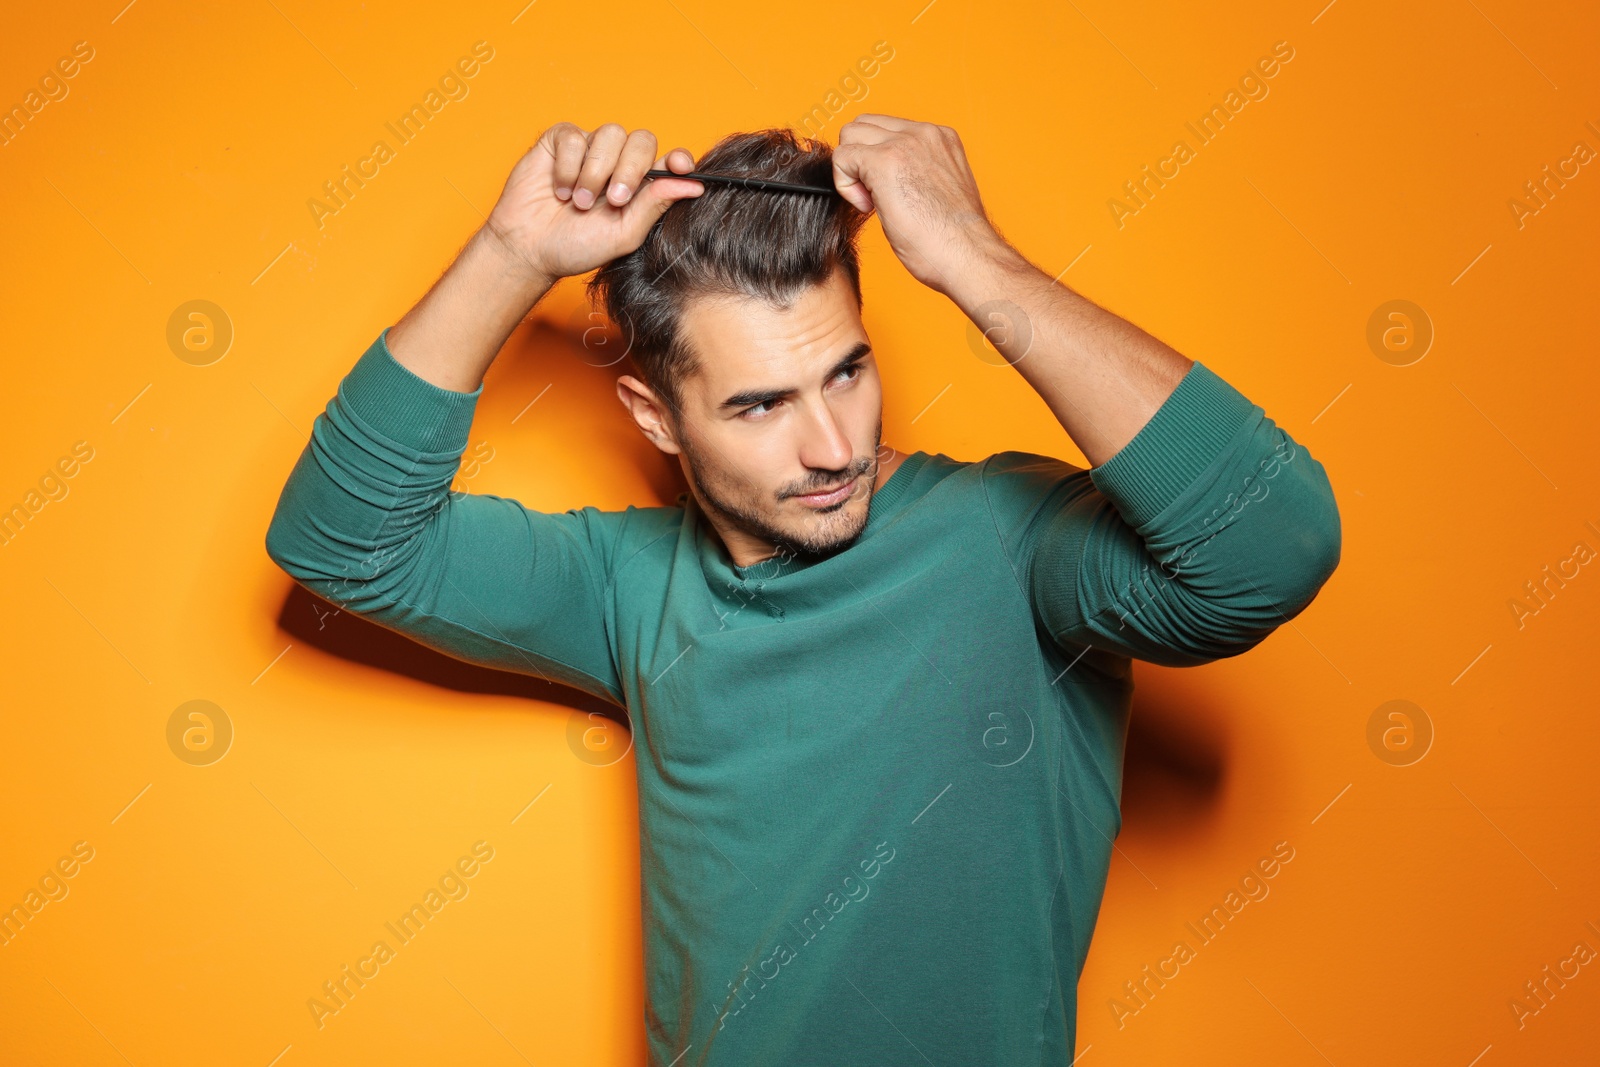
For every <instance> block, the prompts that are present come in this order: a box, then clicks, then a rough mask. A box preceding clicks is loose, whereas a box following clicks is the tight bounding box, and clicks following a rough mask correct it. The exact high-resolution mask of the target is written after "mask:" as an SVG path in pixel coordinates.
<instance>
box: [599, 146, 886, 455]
mask: <svg viewBox="0 0 1600 1067" xmlns="http://www.w3.org/2000/svg"><path fill="white" fill-rule="evenodd" d="M695 170H697V171H700V172H701V173H704V174H728V175H739V176H742V177H751V178H772V179H775V180H778V181H787V182H797V183H800V184H803V185H819V186H826V187H829V188H831V187H832V186H833V149H832V147H831V146H829V145H828V144H827V143H826V142H823V141H818V140H815V139H812V138H797V137H796V136H795V134H794V131H792V130H788V129H768V130H758V131H755V132H752V133H734V134H730V135H728V136H727V137H724V138H723V139H722V140H720V141H718V142H717V143H716V144H715V145H714V146H712V148H711V149H710V150H709V151H707V152H706V153H705V154H704V155H703V156H701V157H700V158H699V159H697V160H696V161H695ZM866 220H867V216H866V215H864V214H863V213H862V212H861V211H860V210H859V209H857V208H856V207H855V206H853V205H852V204H851V203H850V202H849V201H847V200H845V199H844V198H843V197H841V196H837V195H834V196H822V195H819V194H816V193H793V192H773V191H771V190H766V189H747V188H744V187H742V186H738V185H729V184H724V183H721V182H706V183H705V192H703V193H702V194H701V195H699V196H697V197H693V198H690V199H684V200H679V201H677V202H676V203H674V204H673V205H672V206H671V207H669V208H668V209H667V210H666V211H665V212H663V213H662V215H661V218H660V219H659V220H657V221H656V223H655V225H654V226H653V227H651V230H650V233H649V235H648V236H646V237H645V240H644V243H643V244H641V245H640V246H639V247H638V248H637V249H635V250H634V251H632V252H630V253H628V254H627V255H625V256H619V257H617V258H616V259H614V260H612V261H611V262H609V263H607V264H605V265H604V266H603V267H601V268H600V269H599V270H598V271H596V272H595V275H594V277H593V278H591V279H590V281H589V284H588V287H587V293H588V296H589V300H590V304H591V306H593V307H595V308H602V307H603V308H604V310H605V312H606V315H607V316H608V317H609V318H610V319H611V321H612V322H613V323H615V324H616V326H617V328H618V330H619V331H620V332H621V335H622V342H623V344H625V345H627V346H628V355H629V356H631V357H632V359H633V363H634V366H635V367H636V368H637V370H638V373H639V377H640V378H641V379H642V380H643V381H644V382H645V384H646V385H648V386H650V388H651V389H652V390H654V391H655V393H656V395H657V396H659V397H661V398H662V399H663V400H664V401H665V402H666V404H667V406H668V408H669V415H670V416H671V418H672V419H673V421H674V422H675V423H678V424H681V416H682V411H683V391H682V386H683V382H684V381H685V380H686V379H688V378H689V377H690V376H692V375H693V374H695V373H696V372H697V371H698V370H699V369H700V368H701V367H702V366H703V364H702V362H701V360H702V356H701V354H700V353H697V352H695V351H693V350H692V348H691V346H690V345H689V344H688V343H687V342H686V340H685V339H684V336H683V333H682V331H681V330H680V328H679V323H680V320H681V317H682V314H683V311H684V309H685V307H686V305H687V303H688V301H689V300H690V299H691V298H695V297H706V296H717V295H733V296H746V297H754V298H757V299H760V300H763V301H765V302H766V303H768V304H769V305H770V306H772V307H774V308H776V309H778V310H780V311H784V310H788V309H789V308H790V307H792V306H793V304H794V301H795V299H796V298H797V297H798V296H799V295H800V294H801V293H802V292H804V291H805V290H806V289H808V288H810V287H811V286H814V285H819V284H821V283H823V282H825V281H826V280H827V279H828V278H829V276H831V275H832V273H833V271H834V270H835V268H841V267H842V268H843V269H844V272H845V274H846V276H847V277H848V278H849V279H850V286H851V288H852V289H853V290H854V291H855V297H856V307H857V308H860V307H861V268H860V264H859V262H858V260H857V252H856V241H857V236H858V235H859V233H860V231H861V227H862V226H863V225H864V224H865V222H866Z"/></svg>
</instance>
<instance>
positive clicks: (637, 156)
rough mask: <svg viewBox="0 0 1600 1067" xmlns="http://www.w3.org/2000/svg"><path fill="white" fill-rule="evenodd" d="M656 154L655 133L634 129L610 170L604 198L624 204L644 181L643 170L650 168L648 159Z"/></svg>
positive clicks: (618, 205)
mask: <svg viewBox="0 0 1600 1067" xmlns="http://www.w3.org/2000/svg"><path fill="white" fill-rule="evenodd" d="M655 154H656V135H655V134H653V133H651V132H650V131H649V130H634V131H633V132H632V133H630V134H628V140H627V142H626V143H624V144H623V146H622V154H621V155H620V156H619V157H617V167H616V169H615V170H613V171H612V172H611V179H610V181H611V186H610V188H608V189H607V190H606V199H607V200H609V201H611V203H612V204H614V205H615V206H617V207H621V206H622V205H624V204H626V203H627V202H628V200H629V198H630V197H632V196H633V194H634V193H636V192H638V191H639V186H640V185H641V184H643V182H644V172H645V171H647V170H649V169H650V160H651V159H653V158H655Z"/></svg>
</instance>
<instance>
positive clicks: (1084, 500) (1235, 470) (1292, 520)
mask: <svg viewBox="0 0 1600 1067" xmlns="http://www.w3.org/2000/svg"><path fill="white" fill-rule="evenodd" d="M984 466H985V470H984V476H983V481H984V485H985V490H986V495H987V499H988V502H989V507H990V512H991V516H992V517H993V519H994V521H995V524H996V528H997V530H998V532H999V534H1000V539H1001V542H1002V545H1003V546H1004V550H1005V552H1006V554H1007V557H1008V559H1009V561H1010V563H1011V566H1012V570H1013V572H1014V573H1015V574H1016V576H1017V580H1018V582H1019V584H1020V585H1021V588H1022V590H1023V592H1024V594H1025V595H1026V596H1027V597H1028V598H1029V600H1030V601H1031V603H1032V605H1033V608H1034V612H1035V616H1036V618H1037V619H1038V621H1039V623H1040V625H1041V626H1042V627H1043V628H1044V630H1045V631H1046V632H1048V633H1049V635H1050V636H1051V637H1052V638H1053V639H1054V640H1055V642H1056V643H1057V644H1058V645H1059V646H1061V647H1062V648H1064V649H1067V648H1081V647H1083V646H1092V647H1095V648H1099V649H1106V650H1111V651H1113V652H1115V653H1118V654H1121V655H1125V656H1128V657H1131V658H1134V659H1142V660H1148V661H1150V662H1152V663H1158V664H1162V665H1164V666H1174V667H1192V666H1198V665H1200V664H1203V663H1208V662H1211V661H1213V660H1216V659H1221V658H1224V657H1228V656H1236V655H1239V654H1240V653H1242V652H1246V651H1248V650H1250V649H1251V648H1254V647H1255V646H1256V645H1257V644H1259V643H1261V641H1263V640H1265V639H1266V637H1267V635H1268V634H1270V633H1272V631H1273V630H1275V629H1276V628H1277V627H1278V626H1280V625H1281V624H1283V623H1285V622H1288V621H1289V620H1290V619H1292V618H1294V617H1295V616H1296V615H1298V614H1299V613H1300V612H1301V611H1303V610H1304V609H1305V607H1306V606H1307V605H1308V604H1310V603H1311V600H1312V599H1313V598H1314V597H1315V596H1316V594H1317V592H1318V591H1319V590H1320V589H1321V588H1322V586H1323V584H1324V583H1325V582H1326V581H1327V580H1328V578H1329V577H1330V576H1331V575H1332V573H1333V571H1334V568H1335V567H1337V566H1338V563H1339V555H1340V545H1341V536H1340V527H1339V511H1338V507H1337V505H1336V503H1335V501H1334V497H1333V490H1332V487H1331V485H1330V484H1329V481H1328V475H1327V472H1326V471H1325V470H1324V469H1323V467H1322V464H1321V463H1319V462H1317V461H1316V460H1315V459H1313V458H1312V457H1311V455H1310V454H1309V453H1308V452H1307V451H1306V449H1305V447H1304V446H1302V445H1300V444H1298V443H1296V442H1295V441H1294V439H1293V438H1291V437H1290V436H1289V435H1288V434H1287V433H1285V432H1284V431H1283V430H1282V429H1280V428H1279V427H1278V426H1277V424H1276V423H1274V422H1273V421H1272V419H1270V418H1268V417H1267V415H1266V413H1265V411H1263V410H1262V408H1261V407H1259V406H1258V405H1256V404H1253V403H1252V402H1251V401H1250V400H1249V399H1247V398H1246V397H1245V396H1244V395H1243V394H1241V393H1240V392H1239V391H1238V390H1237V389H1235V388H1234V387H1233V386H1231V385H1229V384H1228V383H1227V382H1225V381H1224V380H1223V379H1221V378H1220V377H1218V376H1217V375H1216V374H1215V373H1214V372H1212V371H1211V369H1210V368H1208V367H1206V366H1205V365H1204V364H1202V363H1199V362H1195V363H1193V364H1192V365H1191V366H1190V368H1189V371H1188V373H1187V374H1185V376H1184V378H1183V380H1182V381H1180V382H1179V384H1178V387H1177V389H1176V390H1175V391H1174V392H1173V393H1172V395H1171V396H1170V397H1168V398H1167V400H1166V401H1165V402H1164V403H1163V404H1162V406H1161V407H1160V408H1159V409H1157V411H1156V413H1155V414H1154V415H1153V416H1152V417H1151V419H1150V421H1149V422H1148V423H1147V424H1146V425H1145V426H1144V427H1143V428H1141V429H1140V431H1139V433H1138V434H1136V435H1135V436H1134V438H1133V440H1132V441H1130V442H1128V444H1127V445H1126V446H1124V447H1123V448H1122V449H1121V451H1119V452H1118V453H1117V454H1116V455H1114V456H1112V457H1111V459H1109V460H1107V461H1106V462H1105V463H1102V464H1101V465H1100V466H1098V467H1095V468H1092V469H1089V470H1084V469H1082V468H1078V467H1074V466H1072V465H1070V464H1067V463H1063V462H1062V461H1060V460H1056V459H1050V458H1048V457H1044V456H1038V455H1033V454H1031V453H1023V452H1004V453H999V454H997V455H995V456H991V457H990V458H989V459H988V460H986V461H984Z"/></svg>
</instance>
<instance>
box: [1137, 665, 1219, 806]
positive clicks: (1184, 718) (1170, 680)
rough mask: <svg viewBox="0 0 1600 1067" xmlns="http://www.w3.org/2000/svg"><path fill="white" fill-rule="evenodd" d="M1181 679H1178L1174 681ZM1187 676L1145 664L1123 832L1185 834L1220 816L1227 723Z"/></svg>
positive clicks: (1139, 686)
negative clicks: (1131, 829)
mask: <svg viewBox="0 0 1600 1067" xmlns="http://www.w3.org/2000/svg"><path fill="white" fill-rule="evenodd" d="M1173 675H1176V677H1173ZM1206 694H1207V690H1206V688H1205V687H1203V686H1197V685H1195V684H1194V682H1193V680H1192V676H1191V677H1185V676H1184V674H1183V672H1182V670H1181V669H1173V668H1158V667H1152V666H1150V665H1149V664H1142V663H1141V664H1139V665H1138V666H1137V667H1136V668H1135V683H1134V690H1133V714H1132V716H1131V717H1130V719H1129V722H1128V741H1127V748H1126V751H1125V754H1124V756H1123V767H1122V824H1123V827H1124V832H1126V831H1127V828H1128V827H1133V828H1135V829H1137V830H1139V831H1140V832H1146V833H1149V832H1153V833H1155V834H1160V835H1165V834H1168V833H1175V834H1186V833H1189V832H1191V831H1193V830H1195V829H1196V828H1198V827H1199V826H1201V825H1204V824H1205V823H1208V822H1210V821H1211V820H1212V819H1213V818H1214V817H1215V816H1216V814H1217V812H1218V810H1219V808H1220V802H1221V799H1222V788H1223V784H1224V780H1225V778H1226V774H1227V763H1228V760H1227V749H1228V736H1227V734H1228V731H1227V726H1226V722H1225V716H1224V715H1223V714H1221V713H1220V712H1219V711H1218V710H1217V709H1216V708H1214V707H1212V706H1210V705H1209V704H1208V702H1207V699H1206Z"/></svg>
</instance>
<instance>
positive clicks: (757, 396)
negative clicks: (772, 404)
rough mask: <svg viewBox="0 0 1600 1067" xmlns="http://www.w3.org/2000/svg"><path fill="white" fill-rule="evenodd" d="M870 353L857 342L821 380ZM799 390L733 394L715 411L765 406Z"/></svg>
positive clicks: (758, 390) (825, 379)
mask: <svg viewBox="0 0 1600 1067" xmlns="http://www.w3.org/2000/svg"><path fill="white" fill-rule="evenodd" d="M871 352H872V346H871V345H870V344H868V343H867V342H865V341H858V342H857V343H856V345H855V347H854V348H852V349H850V351H848V352H846V353H845V354H844V355H843V356H842V357H841V358H840V359H839V361H838V362H837V363H835V364H834V365H833V366H832V367H831V368H829V370H828V373H827V374H826V375H825V376H824V378H823V380H824V381H827V380H828V379H831V378H832V377H834V376H835V375H836V374H838V373H839V372H841V371H845V370H848V369H850V368H851V367H853V366H855V365H856V364H857V363H860V362H861V361H862V360H863V359H866V358H867V356H868V355H869V354H871ZM799 391H800V390H799V389H797V388H795V387H794V386H790V387H789V388H787V389H751V390H747V391H745V392H743V393H735V394H733V395H732V396H730V397H729V398H728V399H726V400H724V401H723V402H722V403H721V404H718V405H717V410H719V411H725V410H727V409H728V408H748V407H754V406H755V405H757V404H765V403H767V402H769V401H772V400H782V399H783V398H784V397H786V396H793V395H794V394H795V393H798V392H799Z"/></svg>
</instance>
